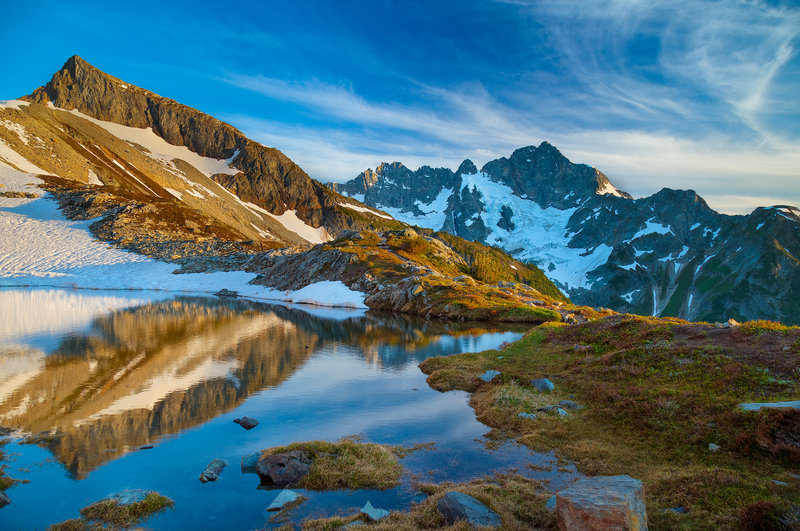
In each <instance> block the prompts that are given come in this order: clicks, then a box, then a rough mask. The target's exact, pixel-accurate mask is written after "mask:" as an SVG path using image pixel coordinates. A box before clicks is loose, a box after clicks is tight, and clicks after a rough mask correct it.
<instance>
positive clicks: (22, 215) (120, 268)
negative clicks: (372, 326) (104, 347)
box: [0, 153, 367, 309]
mask: <svg viewBox="0 0 800 531" xmlns="http://www.w3.org/2000/svg"><path fill="white" fill-rule="evenodd" d="M3 155H5V153H3ZM15 155H16V154H15ZM17 157H19V155H17ZM6 160H8V158H6ZM9 162H11V161H9ZM20 162H22V161H20ZM12 164H14V165H15V166H18V167H19V166H24V164H20V165H17V161H16V160H15V161H14V162H12ZM39 183H41V180H40V179H38V178H36V177H35V176H34V175H32V174H31V173H26V172H23V171H19V170H17V169H15V168H13V167H12V166H10V165H9V164H6V163H4V162H3V161H1V160H0V184H2V185H3V186H2V187H0V191H28V192H32V193H35V194H40V195H41V194H42V191H41V190H40V189H39V188H37V187H36V184H39ZM90 224H91V221H70V220H68V219H66V218H64V216H63V215H62V214H61V212H60V211H59V210H58V208H57V205H56V202H55V201H54V200H52V199H51V198H49V197H47V196H46V195H45V196H42V197H38V198H36V199H21V198H5V197H0V288H2V287H57V288H84V289H104V290H120V289H122V290H157V291H166V292H191V293H201V294H210V293H216V292H217V291H219V290H221V289H223V288H225V289H228V290H232V291H237V292H239V294H240V295H241V296H243V297H247V298H250V299H257V300H258V299H260V300H279V301H288V302H296V303H302V304H313V305H319V306H335V307H346V308H358V309H364V308H366V307H367V306H366V305H365V304H364V294H363V293H360V292H356V291H352V290H350V289H349V288H348V287H347V286H345V285H344V284H343V283H342V282H319V283H316V284H312V285H310V286H307V287H306V288H303V289H301V290H298V291H297V292H289V291H279V290H275V289H272V288H267V287H264V286H257V285H253V284H250V281H251V280H253V279H254V278H255V275H253V274H252V273H245V272H241V271H233V272H215V273H197V274H185V275H175V274H173V271H175V270H176V269H177V267H176V266H175V265H174V264H169V263H166V262H161V261H158V260H153V259H151V258H148V257H145V256H142V255H138V254H135V253H131V252H128V251H123V250H121V249H117V248H115V247H112V246H110V245H108V244H106V243H103V242H101V241H98V240H97V239H95V238H94V237H93V236H92V235H91V233H90V232H89V225H90Z"/></svg>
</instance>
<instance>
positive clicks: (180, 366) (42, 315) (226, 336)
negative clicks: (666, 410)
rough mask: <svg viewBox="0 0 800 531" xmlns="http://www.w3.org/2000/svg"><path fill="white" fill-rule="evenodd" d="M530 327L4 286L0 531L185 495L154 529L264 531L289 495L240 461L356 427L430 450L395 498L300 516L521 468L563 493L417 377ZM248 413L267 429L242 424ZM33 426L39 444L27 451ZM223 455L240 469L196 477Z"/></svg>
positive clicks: (460, 404) (350, 495) (373, 494)
mask: <svg viewBox="0 0 800 531" xmlns="http://www.w3.org/2000/svg"><path fill="white" fill-rule="evenodd" d="M523 331H524V328H520V327H516V328H515V327H513V326H502V325H494V324H492V325H487V324H485V323H483V324H468V323H458V324H453V323H441V322H430V321H425V320H422V319H413V318H409V317H406V316H399V315H391V314H389V315H377V314H371V313H369V312H367V313H364V312H350V313H348V312H345V311H338V310H323V309H312V308H298V307H287V306H279V305H268V304H259V303H253V302H246V301H238V300H235V301H231V300H221V299H216V298H199V297H189V296H179V297H173V296H170V295H167V294H164V293H161V294H151V293H148V292H100V291H77V290H66V291H65V290H0V426H4V427H7V428H12V429H14V430H16V431H15V433H14V434H13V435H11V436H10V438H11V442H10V443H9V444H7V445H6V446H5V452H6V454H7V461H8V463H7V464H8V468H7V471H6V472H7V474H8V475H9V476H11V477H13V478H16V479H19V480H27V483H24V484H18V485H16V486H15V487H13V488H11V489H9V490H8V491H7V494H8V495H9V497H10V498H11V500H12V503H11V505H9V506H7V507H5V508H3V509H0V528H1V529H44V528H46V527H47V526H48V525H50V524H53V523H56V522H60V521H63V520H66V519H69V518H76V517H78V516H79V514H78V511H79V510H80V508H81V507H84V506H86V505H88V504H90V503H92V502H94V501H97V500H99V499H101V498H103V497H105V496H106V495H108V494H111V493H114V492H118V491H120V490H124V489H126V488H138V489H149V490H156V491H158V492H160V493H162V494H164V495H166V496H168V497H170V498H172V499H173V500H174V501H175V508H174V509H173V510H168V511H166V512H164V513H161V514H159V515H157V516H155V517H153V518H151V519H149V520H147V521H146V523H145V525H146V527H148V528H152V529H186V528H199V529H257V528H263V527H270V526H271V525H272V524H270V523H269V521H268V518H269V516H271V513H267V512H266V507H267V506H268V505H269V503H270V502H271V501H272V499H273V498H274V497H275V495H276V494H277V491H265V490H259V489H258V488H257V487H258V485H259V479H258V476H256V475H252V474H242V473H241V471H240V467H239V463H240V460H241V458H242V457H243V456H245V455H248V454H251V453H253V452H256V451H259V450H262V449H264V448H269V447H271V446H276V445H284V444H288V443H291V442H293V441H305V440H313V439H326V440H336V439H339V438H341V437H344V436H348V435H354V434H358V435H360V436H361V437H363V439H364V440H365V441H372V442H378V443H385V444H396V445H405V446H410V445H415V444H420V443H429V442H433V443H435V446H434V447H433V448H432V449H427V450H421V451H417V452H414V453H412V454H411V455H410V456H408V457H406V458H405V459H403V460H402V463H403V465H404V467H405V469H406V475H405V477H404V480H403V484H402V485H401V486H400V487H397V488H395V489H391V490H387V491H355V492H351V491H335V492H319V493H315V492H302V494H303V495H305V496H306V497H308V501H306V502H305V503H304V504H302V505H301V506H300V507H299V508H297V509H295V510H293V511H292V512H291V513H290V515H289V516H290V517H291V520H292V521H295V522H300V521H302V520H303V519H305V518H309V517H322V516H330V515H334V514H344V515H349V514H353V513H354V512H357V510H358V508H360V507H361V506H363V505H364V503H365V502H366V501H367V500H370V501H371V502H372V504H373V505H374V506H376V507H382V508H385V509H389V510H392V509H402V508H404V507H408V506H409V505H410V504H411V503H413V502H414V501H417V500H419V499H421V496H422V495H421V494H419V493H417V492H415V491H414V489H413V487H412V481H413V480H420V481H434V482H439V481H467V480H470V479H473V478H476V477H480V476H482V475H485V474H488V473H492V472H496V471H508V470H512V469H513V470H517V471H519V472H520V473H523V474H525V475H527V476H530V477H537V478H540V479H544V480H547V481H549V482H550V485H549V486H550V488H552V489H558V488H559V487H560V486H561V485H563V484H564V482H565V481H568V480H569V479H571V477H572V476H573V475H574V473H573V472H570V471H566V472H565V471H563V469H562V471H561V472H559V471H558V465H557V464H556V462H555V460H554V459H553V457H552V456H550V455H545V454H536V453H533V452H530V451H529V450H527V449H526V448H523V447H520V446H517V445H515V444H512V443H507V444H503V445H501V446H499V447H494V445H487V442H488V441H487V440H486V439H485V438H484V437H483V436H484V435H485V434H486V433H487V432H488V431H489V430H488V428H487V427H486V426H484V425H482V424H480V423H479V422H478V421H477V420H475V416H474V414H473V411H472V409H471V408H470V407H469V405H468V403H467V400H468V397H467V395H466V394H465V393H462V392H457V391H456V392H449V393H439V392H436V391H433V390H432V389H430V388H429V387H428V386H427V384H426V383H425V375H424V374H422V372H421V371H420V370H419V368H418V367H417V365H418V364H419V363H420V362H421V361H422V360H424V359H426V358H428V357H430V356H440V355H449V354H453V353H458V352H473V351H481V350H485V349H489V348H496V347H497V346H499V345H500V344H501V343H503V342H509V341H513V340H515V339H517V338H519V337H521V335H522V332H523ZM245 415H247V416H250V417H253V418H256V419H257V420H258V421H259V425H258V426H257V427H256V428H254V429H252V430H250V431H245V430H244V429H243V428H241V427H240V426H238V425H237V424H235V423H234V422H233V419H235V418H237V417H241V416H245ZM27 434H42V435H44V436H43V437H42V439H41V441H40V442H39V443H38V444H22V443H21V437H22V436H23V435H27ZM149 446H152V448H145V449H143V447H149ZM215 458H220V459H223V460H224V461H226V462H227V463H228V467H227V468H225V470H224V471H223V472H222V474H221V475H220V479H219V480H218V481H216V482H211V483H206V484H201V483H200V481H199V480H198V476H199V474H200V473H201V472H202V471H203V470H204V469H205V467H206V465H207V464H208V463H209V462H210V461H211V460H213V459H215ZM529 464H531V465H538V466H540V467H545V468H548V467H550V468H551V470H550V471H547V470H544V471H543V470H537V471H534V470H532V469H530V468H527V467H526V465H529Z"/></svg>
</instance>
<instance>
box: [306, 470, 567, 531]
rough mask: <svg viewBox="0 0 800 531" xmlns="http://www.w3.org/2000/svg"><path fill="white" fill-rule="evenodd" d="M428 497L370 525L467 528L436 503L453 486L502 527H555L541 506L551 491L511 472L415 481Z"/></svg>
mask: <svg viewBox="0 0 800 531" xmlns="http://www.w3.org/2000/svg"><path fill="white" fill-rule="evenodd" d="M415 487H416V489H417V490H418V491H420V492H424V493H425V494H428V497H427V498H426V499H425V500H423V501H421V502H420V503H418V504H415V505H413V506H412V507H411V509H410V510H409V511H406V512H391V513H390V514H389V516H387V517H386V518H385V519H383V520H381V521H380V522H375V523H371V524H370V526H369V527H370V529H374V530H376V531H384V530H415V529H441V528H447V529H453V530H464V531H467V530H469V529H471V528H470V526H469V524H467V523H466V522H460V523H457V524H455V525H453V526H450V527H448V526H447V523H446V522H445V520H444V518H442V516H441V515H440V514H439V511H438V510H437V508H436V506H437V504H438V502H439V500H440V499H441V497H442V496H444V495H445V493H447V492H449V491H453V490H457V491H458V492H463V493H464V494H468V495H470V496H472V497H474V498H476V499H478V500H479V501H480V502H481V503H483V504H485V505H486V506H487V507H489V508H490V509H492V510H493V511H495V512H496V513H497V514H498V515H500V518H501V519H502V521H503V525H502V528H503V529H511V530H523V529H524V530H527V529H557V528H558V526H557V525H556V520H555V517H554V516H553V515H552V514H551V513H550V512H549V511H548V510H547V509H546V508H545V507H544V504H545V502H546V501H547V499H548V498H549V497H550V494H549V493H548V492H547V491H546V490H545V489H544V488H543V487H542V485H541V483H539V482H537V481H535V480H532V479H527V478H523V477H521V476H518V475H512V474H497V475H495V476H491V477H484V478H480V479H477V480H474V481H472V482H469V483H460V484H455V483H442V484H430V483H424V484H418V485H415ZM357 520H360V517H359V516H358V515H354V516H351V517H334V518H325V519H320V520H307V521H306V522H304V523H303V529H304V530H310V531H317V530H328V529H338V528H341V527H343V526H345V525H347V524H349V523H351V522H354V521H357Z"/></svg>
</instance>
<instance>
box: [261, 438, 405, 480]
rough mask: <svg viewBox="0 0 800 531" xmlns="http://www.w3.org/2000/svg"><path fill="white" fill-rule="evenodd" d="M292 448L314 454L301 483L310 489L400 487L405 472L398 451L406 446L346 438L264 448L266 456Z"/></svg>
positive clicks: (402, 450) (403, 450) (401, 451)
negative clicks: (399, 446)
mask: <svg viewBox="0 0 800 531" xmlns="http://www.w3.org/2000/svg"><path fill="white" fill-rule="evenodd" d="M291 450H303V451H305V452H308V453H309V454H310V455H311V458H312V463H311V469H310V470H309V472H308V474H307V475H306V476H305V477H303V478H302V479H301V480H300V481H299V483H298V485H297V486H298V487H299V488H303V489H309V490H334V489H352V490H358V489H390V488H392V487H396V486H397V485H399V484H400V476H401V475H402V473H403V467H402V465H401V464H400V462H399V461H398V454H402V453H403V452H406V451H407V449H404V448H396V447H392V446H386V445H381V444H375V443H362V442H359V441H358V440H357V439H356V438H355V437H345V438H343V439H341V440H339V441H336V442H330V441H307V442H296V443H292V444H289V445H287V446H278V447H275V448H269V449H267V450H264V455H274V454H278V453H283V452H288V451H291Z"/></svg>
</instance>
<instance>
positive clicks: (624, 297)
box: [329, 142, 800, 323]
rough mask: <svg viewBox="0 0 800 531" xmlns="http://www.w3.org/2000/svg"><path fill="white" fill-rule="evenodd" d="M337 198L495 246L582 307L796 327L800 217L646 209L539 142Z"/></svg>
mask: <svg viewBox="0 0 800 531" xmlns="http://www.w3.org/2000/svg"><path fill="white" fill-rule="evenodd" d="M329 186H331V188H333V189H334V190H337V191H340V192H342V193H343V194H345V195H348V196H350V197H353V198H357V199H359V200H362V201H364V202H365V203H366V204H367V205H369V206H372V207H375V208H380V209H383V210H385V211H386V212H389V213H390V214H392V215H393V216H394V217H395V218H397V219H399V220H402V221H405V222H407V223H410V224H415V225H419V226H427V227H432V228H434V229H441V230H444V231H447V232H450V233H452V234H456V235H458V236H462V237H464V238H467V239H469V240H474V241H479V242H484V243H487V244H490V245H497V246H500V247H502V248H504V249H506V250H507V251H509V252H510V253H511V254H512V256H514V257H515V258H517V259H519V260H526V261H529V262H532V263H535V264H537V265H538V266H539V267H541V268H542V269H543V270H544V271H545V272H546V274H547V275H548V276H549V277H550V278H551V279H552V280H553V281H555V282H556V283H557V284H558V285H559V287H560V288H561V289H562V290H563V291H564V292H565V293H567V294H568V295H569V296H570V297H571V298H572V300H573V301H575V302H576V303H578V304H587V305H592V306H604V307H610V308H613V309H615V310H618V311H625V312H633V313H639V314H645V315H663V316H679V317H683V318H686V319H692V320H709V321H714V320H725V319H728V318H730V317H734V318H736V319H740V320H746V319H777V320H781V321H784V322H788V323H797V322H800V307H799V306H798V305H799V304H800V303H798V302H797V301H798V300H800V262H798V259H800V231H798V229H799V228H800V210H798V209H795V208H792V207H785V206H776V207H768V208H760V209H757V210H756V211H754V212H753V213H752V214H750V215H749V216H728V215H723V214H719V213H717V212H715V211H714V210H712V209H711V208H709V207H708V205H707V204H706V203H705V201H703V199H702V198H701V197H699V196H698V195H697V194H696V193H695V192H693V191H691V190H690V191H681V190H670V189H667V188H665V189H663V190H661V191H660V192H658V193H656V194H654V195H652V196H650V197H645V198H642V199H633V198H632V197H631V196H630V195H629V194H627V193H625V192H623V191H620V190H618V189H617V188H616V187H614V185H613V184H611V182H610V181H609V180H608V178H607V177H606V176H605V175H603V174H602V173H601V172H600V171H598V170H596V169H595V168H592V167H590V166H586V165H583V164H573V163H571V162H570V161H569V160H568V159H567V158H566V157H564V156H563V155H562V154H561V153H560V152H559V151H558V150H557V149H556V148H554V147H553V146H551V145H550V144H548V143H546V142H544V143H542V144H541V145H540V146H538V147H533V146H530V147H526V148H521V149H518V150H516V151H515V152H514V153H513V154H512V155H511V156H510V157H508V158H501V159H497V160H494V161H491V162H488V163H487V164H485V165H484V166H483V168H481V170H480V171H478V169H477V168H476V167H475V165H474V164H473V163H472V162H471V161H469V160H465V161H464V162H463V163H462V164H461V166H460V167H459V168H458V170H457V171H455V172H452V171H450V170H448V169H443V168H440V169H432V168H430V167H427V166H423V167H422V168H420V169H419V170H417V171H411V170H410V169H408V168H406V167H405V166H403V165H402V164H400V163H397V162H395V163H393V164H386V163H384V164H381V165H380V166H378V168H377V169H376V171H374V172H373V171H371V170H367V171H365V172H364V173H362V174H361V175H359V176H358V177H356V178H355V179H353V180H351V181H349V182H347V183H343V184H336V183H331V184H329Z"/></svg>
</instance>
